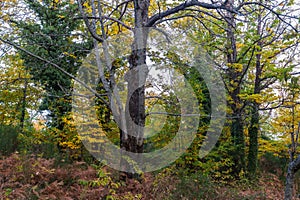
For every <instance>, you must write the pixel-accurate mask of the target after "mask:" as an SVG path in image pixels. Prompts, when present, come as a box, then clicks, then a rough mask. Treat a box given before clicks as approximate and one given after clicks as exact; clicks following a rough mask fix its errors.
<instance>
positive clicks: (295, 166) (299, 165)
mask: <svg viewBox="0 0 300 200" xmlns="http://www.w3.org/2000/svg"><path fill="white" fill-rule="evenodd" d="M299 169H300V156H298V157H297V158H296V159H295V160H291V161H290V163H289V165H288V170H287V175H286V182H285V190H284V200H292V199H293V185H294V178H295V173H296V172H297V171H298V170H299Z"/></svg>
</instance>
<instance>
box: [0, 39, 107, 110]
mask: <svg viewBox="0 0 300 200" xmlns="http://www.w3.org/2000/svg"><path fill="white" fill-rule="evenodd" d="M0 41H1V42H3V43H6V44H9V45H11V46H13V47H14V48H16V49H17V50H20V51H23V52H25V53H27V54H28V55H30V56H32V57H34V58H36V59H38V60H41V61H43V62H45V63H47V64H49V65H51V66H53V67H55V68H56V69H58V70H59V71H61V72H62V73H64V74H66V75H67V76H69V77H71V78H72V79H74V80H75V81H77V82H78V83H80V84H81V85H82V86H84V87H85V88H86V89H88V90H89V91H90V92H92V93H93V94H95V96H96V97H98V98H100V99H101V100H102V101H103V102H105V104H107V105H109V103H108V102H107V101H106V100H105V99H104V98H103V97H102V96H101V95H99V94H98V93H97V91H95V90H94V89H92V88H90V87H89V86H88V85H87V84H85V83H84V82H83V81H81V80H79V79H78V78H76V77H75V76H74V75H72V74H70V73H69V72H67V71H66V70H64V69H63V68H61V67H60V66H59V65H57V64H55V63H53V62H51V61H49V60H46V59H44V58H42V57H40V56H38V55H35V54H34V53H32V52H30V51H28V50H26V49H24V48H22V47H20V46H18V45H17V44H15V43H13V42H11V41H8V40H4V39H3V38H1V37H0Z"/></svg>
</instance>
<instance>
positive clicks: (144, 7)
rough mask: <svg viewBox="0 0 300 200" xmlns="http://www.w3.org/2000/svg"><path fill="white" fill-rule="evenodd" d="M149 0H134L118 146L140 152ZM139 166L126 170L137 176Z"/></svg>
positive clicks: (142, 147)
mask: <svg viewBox="0 0 300 200" xmlns="http://www.w3.org/2000/svg"><path fill="white" fill-rule="evenodd" d="M149 4H150V1H149V0H135V1H134V11H135V29H134V42H133V44H132V46H131V48H132V50H131V55H130V56H129V64H130V71H129V73H128V74H126V81H127V82H128V86H127V88H128V94H127V103H126V109H125V113H126V114H125V115H126V125H127V130H126V131H127V133H126V132H124V131H122V132H121V148H123V149H125V150H126V151H129V152H133V153H143V149H144V146H143V145H144V141H143V137H144V126H145V116H146V115H145V87H144V84H145V81H146V76H147V73H148V68H147V66H146V45H147V38H148V29H147V28H145V25H146V23H147V21H148V9H149ZM136 167H138V166H130V169H127V170H126V171H127V172H128V171H129V173H127V175H128V176H129V177H137V176H138V174H137V171H136V170H135V169H136Z"/></svg>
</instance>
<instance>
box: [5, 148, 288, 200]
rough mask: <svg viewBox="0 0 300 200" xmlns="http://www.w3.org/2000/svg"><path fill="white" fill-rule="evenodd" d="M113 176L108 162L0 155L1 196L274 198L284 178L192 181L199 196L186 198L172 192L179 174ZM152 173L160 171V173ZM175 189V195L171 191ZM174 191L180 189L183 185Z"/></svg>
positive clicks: (91, 199) (64, 198)
mask: <svg viewBox="0 0 300 200" xmlns="http://www.w3.org/2000/svg"><path fill="white" fill-rule="evenodd" d="M118 176H119V173H117V172H115V171H113V170H111V169H109V168H107V167H101V168H99V169H97V167H95V166H91V165H88V164H86V163H84V162H74V163H72V164H61V163H60V164H59V165H57V163H56V162H55V160H54V159H44V158H39V157H35V156H21V155H19V154H13V155H11V156H9V157H4V158H2V159H1V160H0V199H1V200H2V199H3V200H4V199H5V200H6V199H13V200H15V199H16V200H18V199H24V200H25V199H26V200H28V199H43V200H47V199H51V200H54V199H59V200H71V199H86V200H94V199H147V200H150V199H216V200H217V199H220V200H221V199H222V200H226V199H228V200H229V199H233V200H235V199H245V200H246V199H249V200H250V199H274V200H279V199H283V191H284V186H283V181H282V180H280V179H279V178H278V177H277V176H276V175H274V174H265V175H263V176H261V177H260V178H259V180H258V181H257V182H256V183H255V186H253V187H248V186H249V185H250V184H232V185H231V186H225V185H218V184H217V183H214V186H213V187H212V188H213V189H212V188H205V190H201V186H200V187H195V188H198V190H199V191H197V189H195V191H194V192H195V193H197V192H199V196H198V197H195V194H194V196H193V194H192V196H190V197H189V198H188V197H186V196H187V195H185V194H178V192H177V194H176V190H178V188H176V187H177V185H178V183H179V182H180V180H179V179H178V178H177V177H176V176H174V175H173V176H170V175H165V176H164V177H162V175H156V176H155V175H154V174H150V173H148V174H144V175H143V177H142V180H141V181H140V182H138V181H137V180H132V179H129V180H127V181H126V182H120V181H117V179H118ZM157 176H161V177H160V179H157ZM194 184H197V183H196V182H195V183H194ZM192 185H193V184H192ZM247 185H248V186H247ZM195 186H196V185H195ZM181 187H182V186H181ZM203 187H206V186H203ZM208 187H210V186H208ZM199 188H200V189H199ZM192 190H193V189H192ZM174 191H175V194H176V195H177V196H176V195H175V196H171V194H172V193H173V194H174ZM189 191H191V190H189ZM203 191H204V192H203ZM179 192H182V193H185V192H184V187H183V190H182V188H181V190H180V191H179ZM201 192H202V193H201ZM200 193H201V195H200ZM196 196H197V194H196ZM200 196H201V197H200Z"/></svg>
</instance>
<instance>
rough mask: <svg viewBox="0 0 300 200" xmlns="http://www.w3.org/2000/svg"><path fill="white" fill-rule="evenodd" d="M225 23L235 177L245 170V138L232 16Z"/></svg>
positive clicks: (231, 3)
mask: <svg viewBox="0 0 300 200" xmlns="http://www.w3.org/2000/svg"><path fill="white" fill-rule="evenodd" d="M226 6H227V7H230V8H233V7H234V0H228V1H227V4H226ZM225 20H226V23H227V63H228V64H230V65H231V67H230V68H229V73H228V78H229V82H230V83H229V91H228V93H229V95H230V97H231V98H232V102H231V103H230V104H229V105H230V107H231V109H232V111H233V113H232V116H233V118H232V123H231V136H232V141H233V145H234V146H235V152H234V154H235V156H234V161H235V169H234V171H235V172H234V173H235V175H239V173H240V172H241V171H242V170H244V168H245V138H244V131H243V129H244V126H243V122H242V104H241V103H242V102H241V100H240V97H239V94H240V90H241V88H240V82H239V79H240V77H241V72H239V71H237V70H235V68H234V67H232V65H234V64H236V63H237V48H236V37H235V28H236V25H235V19H234V14H233V13H231V12H227V14H226V16H225Z"/></svg>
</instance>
